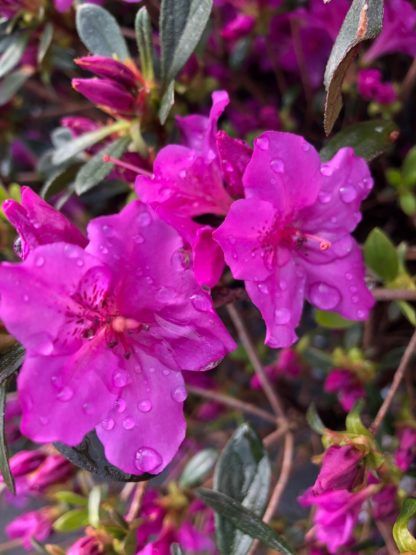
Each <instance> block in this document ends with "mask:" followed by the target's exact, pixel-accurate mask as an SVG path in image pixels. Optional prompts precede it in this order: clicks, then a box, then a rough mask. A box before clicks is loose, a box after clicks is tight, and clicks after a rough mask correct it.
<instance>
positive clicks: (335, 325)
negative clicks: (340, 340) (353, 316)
mask: <svg viewBox="0 0 416 555" xmlns="http://www.w3.org/2000/svg"><path fill="white" fill-rule="evenodd" d="M315 321H316V323H317V324H319V325H320V326H322V327H323V328H329V329H333V330H342V329H346V328H350V327H351V326H353V325H354V324H355V322H354V321H353V320H346V319H345V318H343V317H342V316H340V315H339V314H337V313H336V312H329V311H327V310H315Z"/></svg>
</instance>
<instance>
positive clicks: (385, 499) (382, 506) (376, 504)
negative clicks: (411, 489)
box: [371, 480, 399, 524]
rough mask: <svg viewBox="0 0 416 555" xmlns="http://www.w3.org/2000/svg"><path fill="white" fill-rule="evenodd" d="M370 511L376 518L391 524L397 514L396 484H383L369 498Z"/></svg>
mask: <svg viewBox="0 0 416 555" xmlns="http://www.w3.org/2000/svg"><path fill="white" fill-rule="evenodd" d="M375 481H376V482H377V480H375ZM371 504H372V509H373V510H372V513H373V517H374V518H375V519H376V520H381V521H384V522H389V523H390V524H393V523H394V521H395V520H396V518H397V517H398V514H399V505H398V501H397V486H395V485H394V484H385V485H384V486H383V488H382V489H381V490H380V491H379V492H378V493H376V494H375V495H373V497H372V498H371Z"/></svg>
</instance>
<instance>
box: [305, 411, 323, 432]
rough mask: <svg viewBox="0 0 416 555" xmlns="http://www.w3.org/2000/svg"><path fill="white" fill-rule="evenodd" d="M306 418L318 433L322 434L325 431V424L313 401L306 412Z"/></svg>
mask: <svg viewBox="0 0 416 555" xmlns="http://www.w3.org/2000/svg"><path fill="white" fill-rule="evenodd" d="M306 420H307V422H308V424H309V426H310V428H311V429H312V430H313V431H314V432H316V433H317V434H319V435H322V434H323V433H324V432H325V430H326V427H325V424H324V423H323V422H322V420H321V417H320V416H319V414H318V411H317V410H316V406H315V404H314V403H311V404H310V405H309V407H308V410H307V412H306Z"/></svg>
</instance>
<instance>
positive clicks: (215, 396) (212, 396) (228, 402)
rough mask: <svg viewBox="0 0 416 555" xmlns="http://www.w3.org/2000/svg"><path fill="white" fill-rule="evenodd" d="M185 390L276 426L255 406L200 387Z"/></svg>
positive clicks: (271, 419)
mask: <svg viewBox="0 0 416 555" xmlns="http://www.w3.org/2000/svg"><path fill="white" fill-rule="evenodd" d="M186 388H187V390H188V391H189V393H192V395H198V396H199V397H203V398H204V399H209V400H210V401H215V402H216V403H219V404H220V405H225V406H227V407H231V408H233V409H236V410H239V411H241V412H246V413H247V414H252V415H253V416H257V417H258V418H261V419H262V420H265V421H266V422H270V423H271V424H276V418H275V417H274V416H273V415H272V414H270V413H269V412H267V411H265V410H262V409H259V408H257V407H256V406H255V405H252V404H250V403H245V402H244V401H239V400H238V399H234V397H230V396H229V395H224V394H223V393H217V392H216V391H210V390H208V389H203V388H202V387H196V386H193V385H192V386H191V385H187V386H186Z"/></svg>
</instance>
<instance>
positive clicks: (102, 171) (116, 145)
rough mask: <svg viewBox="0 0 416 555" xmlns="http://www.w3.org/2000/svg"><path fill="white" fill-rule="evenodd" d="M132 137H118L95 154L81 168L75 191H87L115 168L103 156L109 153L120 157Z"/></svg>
mask: <svg viewBox="0 0 416 555" xmlns="http://www.w3.org/2000/svg"><path fill="white" fill-rule="evenodd" d="M130 141H131V139H130V137H121V138H120V139H116V140H115V141H113V142H112V143H110V144H109V145H107V146H106V147H104V148H103V149H102V150H100V151H99V152H97V154H94V156H93V157H92V158H90V159H89V160H88V162H87V163H86V164H84V165H83V166H82V168H81V169H80V170H79V172H78V175H77V177H76V179H75V192H76V193H77V195H82V194H83V193H86V192H87V191H89V190H90V189H92V188H93V187H95V186H96V185H98V184H99V183H100V181H102V180H103V179H104V178H105V177H107V175H108V174H110V173H111V171H112V170H113V168H114V164H111V163H109V162H104V160H103V157H104V156H105V155H106V154H108V155H110V156H112V157H114V158H120V156H122V154H123V153H124V152H125V151H126V149H127V147H128V146H129V143H130Z"/></svg>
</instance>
